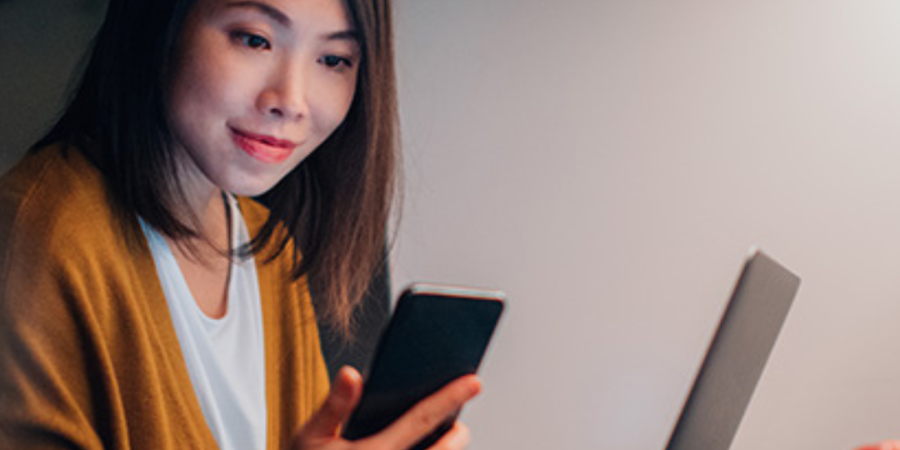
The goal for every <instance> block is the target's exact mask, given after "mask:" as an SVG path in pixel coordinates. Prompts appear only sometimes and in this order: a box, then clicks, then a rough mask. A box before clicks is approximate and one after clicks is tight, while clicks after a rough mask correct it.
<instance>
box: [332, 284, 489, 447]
mask: <svg viewBox="0 0 900 450" xmlns="http://www.w3.org/2000/svg"><path fill="white" fill-rule="evenodd" d="M505 297H506V296H505V295H504V294H503V293H502V292H500V291H489V290H481V289H473V288H466V287H457V286H442V285H434V284H413V285H412V286H410V287H408V288H407V289H406V290H404V291H403V294H402V295H401V296H400V298H399V299H398V300H397V306H396V308H395V310H394V314H393V316H392V317H391V320H390V322H389V323H388V325H387V327H386V328H385V331H384V333H383V334H382V336H381V339H380V340H379V343H378V346H377V347H376V350H375V356H374V358H373V359H372V364H371V366H370V368H369V370H368V371H366V372H367V375H366V376H365V377H364V378H365V384H364V387H363V394H362V398H361V399H360V402H359V405H358V406H357V407H356V409H355V410H354V411H353V413H352V414H351V416H350V419H349V421H348V422H347V424H346V425H345V426H344V429H343V436H344V437H345V438H346V439H349V440H355V439H361V438H364V437H366V436H370V435H372V434H375V433H377V432H379V431H381V430H382V429H384V428H386V427H387V426H388V425H390V424H391V423H393V422H394V421H396V420H397V419H399V418H400V416H402V415H403V414H404V413H405V412H406V411H407V410H409V409H410V408H411V407H412V406H413V405H415V404H416V403H417V402H419V401H420V400H422V399H423V398H425V397H427V396H429V395H431V394H432V393H434V392H436V391H437V390H439V389H440V388H441V387H443V386H444V385H446V384H447V383H449V382H451V381H453V380H455V379H456V378H458V377H461V376H463V375H467V374H473V373H475V372H476V371H477V370H478V366H479V365H480V364H481V359H482V357H483V356H484V352H485V350H486V349H487V346H488V343H489V342H490V340H491V336H492V335H493V334H494V329H495V328H496V326H497V322H498V321H499V320H500V315H501V314H502V313H503V306H504V301H505ZM458 414H459V411H457V412H456V414H455V415H453V417H449V418H448V419H447V421H445V422H444V423H442V424H441V425H440V426H439V427H438V428H437V429H435V430H434V432H433V433H432V434H430V435H429V436H427V437H426V438H424V439H423V440H422V441H420V442H419V443H418V444H416V445H415V446H414V447H412V449H413V450H419V449H425V448H428V447H430V446H431V445H433V444H434V443H435V442H437V441H438V439H440V437H441V436H443V435H444V434H445V433H446V432H447V431H449V430H450V428H452V427H453V423H454V422H455V421H456V416H458Z"/></svg>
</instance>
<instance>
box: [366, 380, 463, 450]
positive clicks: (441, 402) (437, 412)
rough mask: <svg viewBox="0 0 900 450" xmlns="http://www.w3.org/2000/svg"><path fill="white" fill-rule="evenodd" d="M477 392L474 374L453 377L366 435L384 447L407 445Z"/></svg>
mask: <svg viewBox="0 0 900 450" xmlns="http://www.w3.org/2000/svg"><path fill="white" fill-rule="evenodd" d="M479 392H481V382H480V381H479V380H478V377H476V376H475V375H466V376H463V377H460V378H458V379H456V380H455V381H453V382H451V383H450V384H448V385H447V386H444V387H443V388H441V390H439V391H437V392H436V393H434V394H432V395H431V396H429V397H427V398H426V399H424V400H422V401H421V402H419V403H417V404H416V405H415V406H413V407H412V409H410V410H409V411H407V412H406V414H404V415H403V416H402V417H400V418H399V419H397V421H396V422H394V423H393V424H391V426H389V427H388V428H386V429H385V430H384V431H382V432H381V433H379V434H377V435H376V436H374V437H372V438H370V439H369V440H371V441H376V442H377V445H379V446H383V447H384V448H409V447H411V446H412V445H413V444H415V443H416V442H418V441H419V440H421V439H422V438H423V437H425V435H427V434H428V433H430V432H431V431H432V430H434V429H435V428H437V426H438V425H440V424H441V423H442V422H443V421H445V420H447V419H448V418H450V417H451V416H452V415H453V414H454V413H455V412H456V411H458V410H459V409H460V408H462V406H463V405H464V404H465V403H466V402H468V401H469V400H471V399H472V398H473V397H475V396H476V395H478V393H479Z"/></svg>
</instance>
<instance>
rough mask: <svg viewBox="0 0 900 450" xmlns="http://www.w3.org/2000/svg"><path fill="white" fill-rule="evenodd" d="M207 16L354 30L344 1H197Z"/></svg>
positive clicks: (200, 11)
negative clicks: (256, 19) (258, 19)
mask: <svg viewBox="0 0 900 450" xmlns="http://www.w3.org/2000/svg"><path fill="white" fill-rule="evenodd" d="M195 8H196V9H195V12H196V13H198V15H200V16H204V17H221V16H242V17H246V16H249V17H257V18H260V19H263V20H268V21H272V22H274V23H276V24H278V25H280V26H284V27H288V28H293V27H302V28H303V29H312V30H325V31H344V30H349V29H352V23H351V21H350V15H349V13H348V10H347V5H346V3H345V1H344V0H197V4H196V6H195Z"/></svg>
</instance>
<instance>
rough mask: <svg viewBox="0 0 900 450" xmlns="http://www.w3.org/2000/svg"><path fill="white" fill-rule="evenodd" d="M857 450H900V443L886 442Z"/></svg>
mask: <svg viewBox="0 0 900 450" xmlns="http://www.w3.org/2000/svg"><path fill="white" fill-rule="evenodd" d="M856 450H900V441H884V442H881V443H879V444H874V445H865V446H862V447H860V448H858V449H856Z"/></svg>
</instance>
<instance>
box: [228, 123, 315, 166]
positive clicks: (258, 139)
mask: <svg viewBox="0 0 900 450" xmlns="http://www.w3.org/2000/svg"><path fill="white" fill-rule="evenodd" d="M231 137H232V140H234V143H235V144H237V146H238V147H240V148H241V150H243V151H244V152H246V153H247V154H248V155H250V156H251V157H252V158H254V159H256V160H258V161H261V162H264V163H267V164H278V163H281V162H284V161H285V160H286V159H288V157H290V156H291V153H293V151H294V149H296V148H297V146H298V145H299V144H297V143H296V142H293V141H289V140H285V139H278V138H276V137H273V136H267V135H262V134H256V133H251V132H248V131H244V130H239V129H237V128H231Z"/></svg>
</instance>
